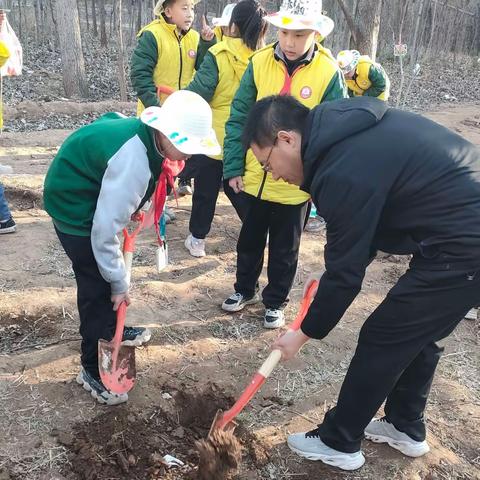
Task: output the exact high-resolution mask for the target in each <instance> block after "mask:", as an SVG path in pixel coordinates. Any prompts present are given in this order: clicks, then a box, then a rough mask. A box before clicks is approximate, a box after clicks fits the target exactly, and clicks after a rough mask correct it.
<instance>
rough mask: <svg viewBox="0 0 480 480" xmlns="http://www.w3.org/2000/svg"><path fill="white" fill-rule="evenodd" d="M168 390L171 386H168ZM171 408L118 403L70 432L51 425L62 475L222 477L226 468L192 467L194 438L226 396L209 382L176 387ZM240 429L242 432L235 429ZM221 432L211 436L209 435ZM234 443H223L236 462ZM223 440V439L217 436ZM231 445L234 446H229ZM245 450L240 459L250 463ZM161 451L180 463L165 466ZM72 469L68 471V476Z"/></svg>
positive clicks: (97, 479)
mask: <svg viewBox="0 0 480 480" xmlns="http://www.w3.org/2000/svg"><path fill="white" fill-rule="evenodd" d="M170 391H171V392H172V391H173V390H172V389H171V390H170ZM173 398H174V406H173V409H171V410H170V411H169V410H162V409H160V408H158V407H153V408H149V409H144V410H137V409H136V408H135V407H133V408H132V407H131V406H129V405H127V406H126V405H123V406H120V407H118V408H116V409H110V410H108V411H106V412H105V413H102V414H100V415H99V416H97V417H95V418H94V419H93V420H91V421H87V422H80V423H77V424H75V425H73V427H72V429H71V432H68V431H60V430H54V431H52V435H54V436H55V437H56V438H57V441H58V443H59V444H60V445H63V446H64V447H66V449H67V450H68V460H69V462H70V465H69V466H68V467H66V468H64V469H63V474H64V475H65V478H80V479H82V480H108V479H111V478H123V477H124V476H126V477H127V478H129V479H132V480H134V479H135V480H136V479H138V480H140V479H148V480H156V479H160V478H162V479H171V480H173V479H181V478H191V479H196V478H199V479H200V480H206V479H207V478H208V479H212V478H216V479H218V480H222V479H225V480H226V479H228V478H230V475H229V474H228V473H229V472H230V471H231V468H232V467H230V468H227V469H226V471H225V473H217V474H216V475H214V476H208V474H207V475H206V474H205V468H204V470H203V472H204V473H201V474H199V472H198V467H197V466H198V464H199V460H198V453H197V448H196V445H195V444H196V442H197V441H199V440H202V439H203V438H205V437H206V436H207V434H208V431H209V429H210V422H211V416H212V413H213V412H214V410H216V409H217V408H222V407H223V408H225V407H226V406H227V405H229V403H230V402H231V401H232V399H231V398H228V397H226V396H225V394H224V393H223V392H222V391H221V390H220V389H218V388H216V386H215V385H213V384H211V385H208V386H207V390H206V391H205V392H191V393H185V391H181V390H180V391H177V392H175V393H174V394H173ZM240 435H242V433H241V430H240ZM219 437H220V438H221V437H222V435H219V436H215V437H213V438H214V441H218V440H217V439H218V438H219ZM240 441H243V442H244V443H245V442H249V444H250V448H251V447H252V445H253V446H254V447H255V448H257V449H262V448H265V447H263V446H262V445H261V444H260V442H258V441H257V440H255V439H252V437H251V436H248V435H247V434H246V432H244V434H243V436H241V437H240ZM235 442H236V443H235V445H234V449H230V448H229V449H228V451H229V452H231V453H230V455H233V456H234V458H233V461H234V462H235V464H234V466H233V469H234V470H236V467H237V466H238V464H239V461H240V458H236V457H235V456H236V455H239V456H240V457H241V451H242V450H241V447H240V444H239V443H238V440H235ZM223 444H224V445H225V442H223ZM235 447H236V448H235ZM244 451H245V452H246V457H245V462H246V463H252V462H254V463H256V465H257V466H260V467H261V466H262V465H261V464H260V463H258V461H256V460H254V459H252V457H251V456H249V454H248V451H249V450H248V449H245V450H244ZM165 452H168V454H169V455H172V456H174V457H176V458H178V459H180V458H181V459H182V462H183V463H184V465H183V466H180V467H178V468H171V469H169V468H168V466H167V463H166V461H165V460H164V458H163V457H164V455H165ZM72 473H73V474H74V475H73V476H72Z"/></svg>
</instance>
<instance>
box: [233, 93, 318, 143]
mask: <svg viewBox="0 0 480 480" xmlns="http://www.w3.org/2000/svg"><path fill="white" fill-rule="evenodd" d="M309 112H310V110H309V109H308V108H307V107H306V106H305V105H302V104H301V103H300V102H299V101H298V100H297V99H295V98H293V97H291V96H289V95H273V96H271V97H265V98H262V99H261V100H260V101H258V102H257V103H256V104H255V105H254V106H253V107H252V109H251V110H250V113H249V115H248V119H247V123H246V124H245V127H244V130H243V135H242V143H243V146H244V148H245V150H248V149H249V148H250V145H252V143H255V144H256V145H258V146H259V147H260V148H265V147H269V146H271V145H273V144H274V143H275V139H276V138H277V135H278V132H280V131H281V130H285V131H295V132H299V133H301V132H302V131H303V128H304V126H305V123H306V121H307V116H308V113H309Z"/></svg>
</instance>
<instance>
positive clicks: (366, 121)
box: [302, 97, 480, 338]
mask: <svg viewBox="0 0 480 480" xmlns="http://www.w3.org/2000/svg"><path fill="white" fill-rule="evenodd" d="M302 156H303V162H304V178H305V181H304V185H303V186H302V189H303V190H305V191H307V192H310V194H311V195H312V198H313V201H314V203H315V205H316V207H317V211H318V213H319V215H321V216H322V217H324V218H325V220H326V222H327V245H326V248H325V265H326V273H325V274H324V275H323V277H322V279H321V282H320V288H319V290H318V294H317V296H316V298H315V300H314V302H313V304H312V307H311V308H310V311H309V313H308V314H307V317H306V318H305V320H304V323H303V326H302V330H303V331H304V333H305V334H306V335H308V336H310V337H313V338H323V337H325V336H326V335H327V334H328V332H329V331H330V330H331V329H332V328H333V327H334V326H335V325H336V324H337V322H338V321H339V320H340V318H341V317H342V316H343V314H344V313H345V310H346V309H347V308H348V307H349V305H350V304H351V302H352V301H353V299H354V298H355V297H356V295H357V294H358V292H359V291H360V288H361V285H362V281H363V277H364V275H365V269H366V267H367V266H368V264H369V263H370V261H371V260H372V258H373V257H374V256H375V253H376V251H377V250H383V251H385V252H388V253H395V254H413V260H412V263H411V267H412V268H422V269H429V270H439V269H441V270H463V271H469V270H474V269H477V268H479V267H480V150H479V149H478V148H477V147H476V146H474V145H472V144H471V143H469V142H467V141H466V140H465V139H464V138H462V137H460V136H459V135H457V134H455V133H453V132H452V131H450V130H448V129H446V128H444V127H442V126H440V125H438V124H436V123H434V122H432V121H431V120H428V119H427V118H424V117H422V116H420V115H415V114H413V113H408V112H404V111H401V110H396V109H394V108H388V107H387V105H386V104H385V102H382V101H380V100H377V99H373V98H365V97H364V98H355V99H350V100H338V101H335V102H329V103H325V104H322V105H320V106H318V107H317V108H315V109H314V110H312V112H311V113H310V116H309V121H308V124H307V127H306V129H305V132H304V133H303V145H302Z"/></svg>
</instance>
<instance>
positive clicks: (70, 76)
mask: <svg viewBox="0 0 480 480" xmlns="http://www.w3.org/2000/svg"><path fill="white" fill-rule="evenodd" d="M55 6H56V14H57V27H58V39H59V43H60V54H61V57H62V70H63V87H64V89H65V95H66V96H67V97H68V98H70V97H73V96H81V97H88V85H87V78H86V75H85V61H84V59H83V52H82V39H81V36H80V22H79V18H78V8H77V2H76V0H56V5H55Z"/></svg>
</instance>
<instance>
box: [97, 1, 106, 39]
mask: <svg viewBox="0 0 480 480" xmlns="http://www.w3.org/2000/svg"><path fill="white" fill-rule="evenodd" d="M98 8H99V9H100V45H101V46H102V47H103V48H107V29H106V26H105V21H106V14H105V0H98Z"/></svg>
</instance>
